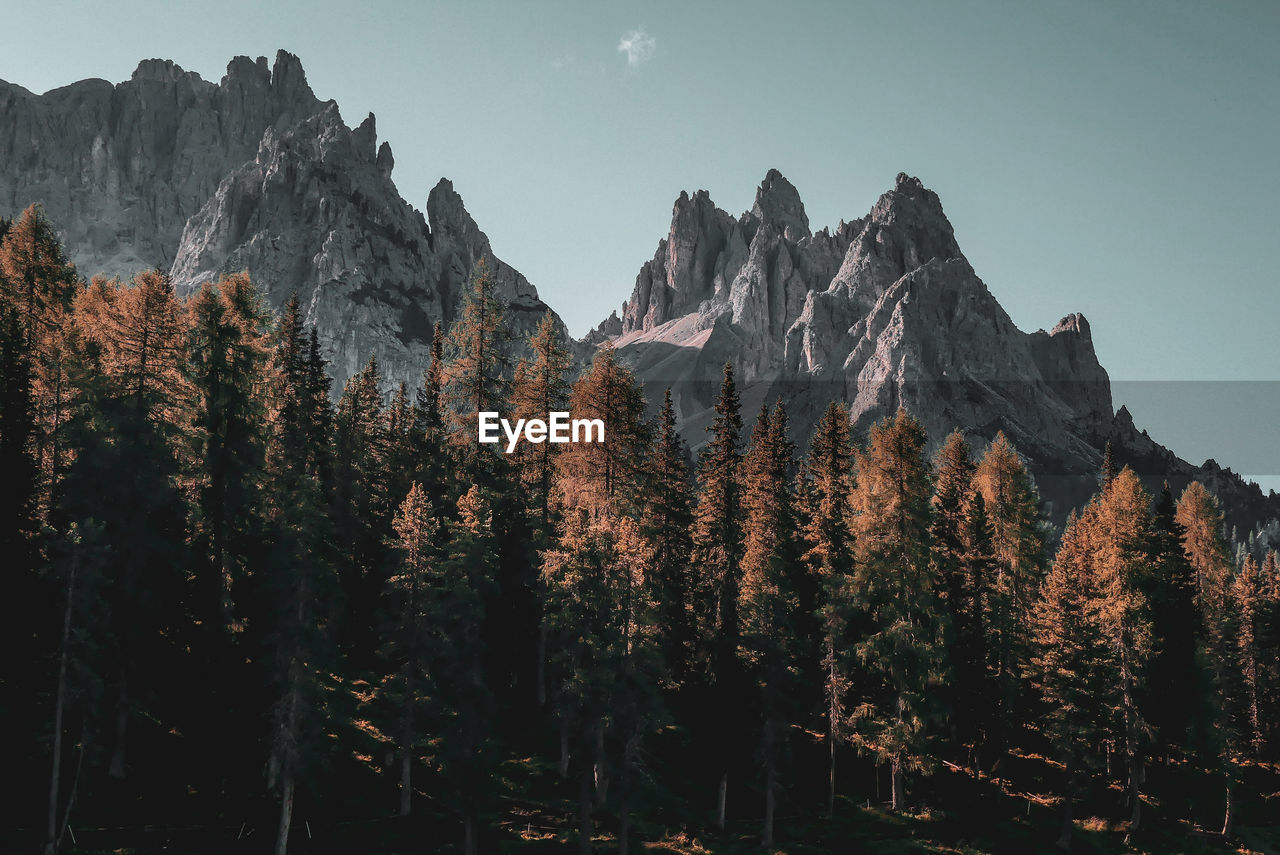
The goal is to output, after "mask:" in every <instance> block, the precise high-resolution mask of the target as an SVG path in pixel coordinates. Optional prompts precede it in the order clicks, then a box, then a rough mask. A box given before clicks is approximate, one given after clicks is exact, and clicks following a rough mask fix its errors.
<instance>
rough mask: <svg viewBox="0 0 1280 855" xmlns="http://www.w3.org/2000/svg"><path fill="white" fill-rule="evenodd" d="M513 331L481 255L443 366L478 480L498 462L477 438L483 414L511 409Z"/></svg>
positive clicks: (466, 455) (453, 420) (453, 416)
mask: <svg viewBox="0 0 1280 855" xmlns="http://www.w3.org/2000/svg"><path fill="white" fill-rule="evenodd" d="M509 337H510V336H509V333H508V331H507V326H506V320H505V318H504V312H503V306H502V304H501V303H500V302H499V300H498V297H497V295H496V294H495V293H494V281H493V274H492V272H490V270H489V265H488V262H487V261H486V260H485V259H483V258H482V259H480V261H479V262H478V263H477V264H476V266H475V269H474V270H473V271H472V274H471V290H470V291H469V292H468V293H467V294H466V296H465V297H464V299H463V303H462V309H461V311H460V313H459V315H458V319H457V320H456V321H454V323H453V325H452V326H451V327H450V328H449V338H448V341H447V343H446V345H445V353H446V355H447V356H448V361H447V362H446V363H445V369H444V380H445V384H444V397H445V402H446V403H447V405H448V413H449V429H450V436H451V439H452V441H453V444H454V445H455V446H456V447H457V448H459V449H460V450H461V453H462V456H463V459H464V461H463V462H464V466H465V467H466V469H467V471H468V472H470V473H471V477H472V479H473V480H475V479H476V478H480V477H483V474H484V473H488V472H491V471H492V469H493V468H494V467H495V466H496V465H497V464H496V460H497V458H496V457H495V456H494V455H493V454H491V453H489V452H488V450H487V449H486V447H485V446H482V445H480V444H479V442H478V436H479V433H478V424H479V422H478V419H479V416H478V414H479V413H483V412H502V411H504V410H505V409H506V405H507V397H508V394H509V388H508V381H507V375H506V373H505V372H506V369H507V359H508V357H507V352H506V348H507V345H508V340H509Z"/></svg>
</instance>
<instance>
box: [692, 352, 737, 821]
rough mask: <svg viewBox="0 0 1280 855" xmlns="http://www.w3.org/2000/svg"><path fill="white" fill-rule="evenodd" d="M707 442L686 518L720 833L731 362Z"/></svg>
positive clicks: (729, 685) (727, 692)
mask: <svg viewBox="0 0 1280 855" xmlns="http://www.w3.org/2000/svg"><path fill="white" fill-rule="evenodd" d="M715 413H716V417H715V420H714V421H713V422H712V423H711V425H710V426H709V427H708V428H707V431H708V432H709V433H710V434H711V440H710V441H709V442H708V443H707V445H706V447H705V448H703V450H702V452H701V454H700V455H699V458H698V473H697V482H698V500H697V504H696V506H695V509H694V516H693V566H694V567H695V568H697V572H698V573H699V574H700V575H699V576H698V577H697V578H695V580H694V582H693V586H694V597H695V617H696V619H697V621H698V626H699V635H700V650H699V658H700V659H701V662H700V664H701V665H702V667H704V668H705V669H706V675H707V678H706V688H707V690H708V693H709V697H708V700H707V702H706V703H705V704H703V705H702V707H703V709H704V710H705V711H706V716H707V719H706V721H705V722H704V724H705V726H706V727H707V729H708V731H709V734H708V737H709V740H710V741H711V743H712V755H713V758H714V759H713V762H714V763H715V765H716V766H717V767H718V769H719V771H720V782H719V796H718V803H717V811H716V825H717V827H718V828H720V829H723V828H724V817H725V804H726V799H727V791H728V782H729V764H730V760H731V757H732V755H733V746H734V742H735V741H736V734H734V733H733V732H732V730H731V729H730V727H729V726H728V725H729V723H730V722H731V721H733V715H734V711H735V710H737V709H738V708H739V700H738V696H739V695H740V694H741V691H742V686H741V683H742V678H741V675H740V673H739V669H738V666H737V660H736V650H737V646H738V634H739V626H738V613H737V604H738V592H739V588H740V586H741V583H742V550H743V542H742V521H743V509H742V483H741V478H742V475H741V473H740V471H739V467H740V466H741V462H742V454H741V452H740V451H739V449H738V439H739V437H740V436H741V434H742V416H741V413H740V404H739V401H738V391H737V387H736V385H735V383H734V379H733V365H732V363H725V366H724V380H723V382H722V383H721V386H720V395H719V397H718V398H717V400H716V406H715Z"/></svg>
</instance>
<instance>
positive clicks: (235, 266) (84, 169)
mask: <svg viewBox="0 0 1280 855" xmlns="http://www.w3.org/2000/svg"><path fill="white" fill-rule="evenodd" d="M0 115H2V116H3V117H4V122H3V123H2V124H0V212H7V213H9V214H13V213H16V212H18V211H21V210H22V208H24V207H26V206H27V205H28V204H30V203H32V202H39V203H41V204H42V205H43V206H44V208H45V211H46V213H47V214H48V215H49V216H50V217H51V218H52V219H53V221H54V222H55V223H57V224H58V226H59V228H61V229H62V230H63V236H64V240H65V243H66V245H67V247H68V249H69V251H70V252H71V254H72V257H73V258H74V260H75V261H76V263H77V266H78V267H79V269H80V270H81V272H82V273H83V274H86V275H93V274H97V273H105V274H107V275H109V276H110V275H119V276H122V277H127V276H129V275H131V274H133V273H134V272H136V271H138V270H141V269H145V268H150V267H160V268H162V269H167V270H169V271H170V273H171V274H172V276H173V279H174V283H175V285H176V287H177V288H178V290H179V291H180V292H182V293H188V292H190V291H192V290H194V289H195V288H197V287H198V286H199V285H200V283H201V282H203V281H204V280H206V279H211V278H216V277H217V276H218V275H219V274H221V273H226V272H235V271H240V270H248V271H249V273H250V275H251V276H252V277H253V279H254V280H255V281H256V282H257V283H258V284H259V286H260V287H262V288H263V289H264V290H265V292H266V295H267V299H268V301H269V302H270V303H271V304H272V305H273V306H275V307H277V308H279V307H280V306H282V305H283V304H284V302H285V301H286V300H287V299H288V297H289V295H290V294H291V293H293V292H295V291H296V292H297V294H298V296H299V298H300V300H301V302H302V305H303V306H304V308H305V311H306V320H307V322H308V323H314V324H316V326H317V328H318V329H319V332H320V338H321V343H322V345H323V346H324V348H325V351H326V356H327V357H328V358H329V359H330V360H331V365H332V371H333V374H334V377H335V379H336V380H337V381H338V383H339V384H341V383H342V382H343V381H344V380H345V379H346V378H347V377H349V376H351V375H352V374H353V373H355V372H356V371H358V370H359V369H360V368H361V367H362V366H363V364H364V363H365V362H366V361H367V360H368V358H369V357H370V355H374V356H376V357H377V358H378V361H379V363H380V364H381V366H382V369H383V371H384V374H385V375H386V376H387V378H388V380H389V381H390V382H395V381H399V380H405V381H407V382H408V383H410V385H411V386H412V385H415V384H416V383H418V381H419V380H420V378H421V372H422V368H423V366H424V365H425V364H426V362H427V358H428V357H427V354H428V353H429V348H430V341H431V329H432V325H433V324H434V322H435V321H437V320H443V321H445V322H446V323H447V322H448V321H449V320H450V319H451V318H452V317H453V314H454V312H455V310H456V308H457V306H458V302H459V299H460V292H461V290H462V288H463V287H464V286H465V285H466V283H467V282H468V281H469V279H470V277H471V271H472V268H473V267H474V265H475V264H476V262H477V261H478V260H479V259H480V258H482V257H484V258H487V260H488V262H489V264H490V266H491V268H492V269H493V270H494V273H495V278H496V281H497V286H498V293H499V295H500V296H501V297H502V298H503V300H505V301H506V302H507V303H508V305H509V307H510V320H511V326H512V328H513V330H514V331H515V332H516V333H517V334H518V335H522V334H525V333H527V332H528V331H530V330H531V329H532V327H533V326H534V325H535V324H536V323H537V321H538V320H539V319H540V318H541V316H542V314H543V313H544V312H546V311H547V306H546V305H545V304H544V303H543V302H542V301H541V300H540V299H539V298H538V292H537V290H536V289H535V288H534V287H533V286H532V285H530V284H529V282H528V281H527V280H526V279H525V278H524V277H523V276H522V275H520V273H519V272H518V271H516V270H514V269H513V268H511V267H510V266H509V265H507V264H505V263H503V262H502V261H501V260H499V259H498V258H496V257H495V256H494V255H493V252H492V249H491V248H490V245H489V240H488V238H487V237H486V236H485V234H484V232H482V231H481V230H480V228H479V227H478V226H477V225H476V223H475V221H474V220H473V219H472V218H471V216H470V215H469V214H468V213H467V211H466V208H465V207H464V206H463V203H462V199H461V197H460V196H459V195H458V194H457V192H456V191H455V190H454V189H453V185H452V184H451V183H450V182H449V181H447V180H443V179H442V180H441V181H440V183H439V184H438V185H436V187H435V188H434V189H433V190H432V191H431V193H430V196H429V197H428V200H427V211H426V215H425V217H424V215H423V214H422V213H421V212H419V211H417V210H415V209H414V208H413V207H412V206H411V205H409V204H408V203H407V202H406V201H405V200H404V199H403V198H401V196H400V194H399V192H398V191H397V189H396V186H395V183H394V182H393V181H392V178H391V174H392V169H393V166H394V157H393V155H392V152H391V148H390V146H389V145H388V144H387V143H386V142H383V143H382V144H381V145H379V144H378V142H377V130H376V124H375V120H374V117H373V115H369V117H368V118H366V119H365V120H364V121H363V122H361V123H360V125H358V126H357V127H356V128H355V129H354V130H353V129H352V128H350V127H348V126H347V125H346V124H345V123H344V122H343V119H342V116H341V114H340V113H339V110H338V106H337V104H335V103H334V102H333V101H320V100H319V99H318V98H316V96H315V95H314V93H313V92H312V91H311V87H310V86H309V85H308V84H307V79H306V74H305V72H304V71H303V68H302V64H301V62H300V61H299V60H298V58H297V57H296V56H293V55H292V54H289V53H287V52H285V51H280V52H279V53H278V54H277V55H276V59H275V62H274V64H273V65H271V66H268V63H267V60H266V58H265V57H259V58H258V59H257V60H256V61H254V60H251V59H249V58H248V57H236V58H235V59H233V60H232V61H231V62H230V63H229V64H228V66H227V73H226V75H225V76H224V77H223V78H222V80H221V81H220V82H219V83H217V84H214V83H211V82H208V81H205V80H202V79H201V78H200V76H199V75H196V74H194V73H192V72H188V71H183V70H182V68H180V67H179V66H177V65H176V64H174V63H173V62H170V61H167V60H155V59H153V60H146V61H144V62H142V63H140V64H139V65H138V68H137V70H136V71H135V72H134V73H133V76H132V78H131V79H130V80H128V81H125V82H123V83H119V84H116V85H113V84H111V83H108V82H107V81H105V80H84V81H81V82H79V83H74V84H72V85H70V86H66V87H63V88H60V89H54V90H52V91H50V92H47V93H45V94H43V95H34V94H32V93H31V92H28V91H27V90H25V89H23V88H22V87H19V86H15V85H13V84H9V83H3V82H0Z"/></svg>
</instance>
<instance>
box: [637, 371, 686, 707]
mask: <svg viewBox="0 0 1280 855" xmlns="http://www.w3.org/2000/svg"><path fill="white" fill-rule="evenodd" d="M649 459H650V460H651V461H652V462H651V464H650V470H651V471H650V474H651V477H652V480H651V482H650V486H649V489H648V490H647V491H646V492H645V507H644V513H643V514H642V515H641V517H640V519H641V530H642V533H643V534H644V536H645V538H646V539H647V540H648V541H649V542H650V543H652V544H653V553H654V556H653V558H654V565H653V571H652V576H653V580H654V588H655V589H656V590H657V591H658V592H659V593H660V597H659V605H658V608H659V610H660V611H659V623H660V624H661V626H662V627H663V629H664V631H663V636H662V638H663V661H664V662H665V664H666V667H667V669H668V673H669V676H670V678H671V681H672V683H673V685H675V686H676V687H681V686H683V685H684V683H685V680H686V679H687V677H688V671H689V666H690V657H691V656H692V653H693V646H694V642H695V640H696V638H697V628H696V626H695V624H694V615H693V591H692V580H691V578H690V574H691V568H690V566H689V561H690V556H691V554H692V550H693V541H692V539H691V537H690V533H689V528H690V526H691V525H692V521H693V496H692V492H691V490H690V483H689V481H690V472H689V458H688V451H687V449H686V447H685V444H684V441H683V440H682V439H681V438H680V434H679V433H678V432H677V431H676V413H675V405H674V403H673V402H672V400H671V390H670V389H667V390H666V393H665V394H664V396H663V402H662V409H661V410H659V412H658V430H657V437H656V439H655V442H654V447H653V451H652V453H651V454H650V455H649Z"/></svg>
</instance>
